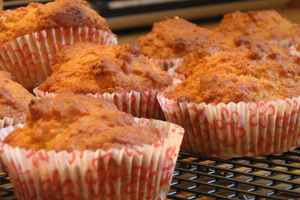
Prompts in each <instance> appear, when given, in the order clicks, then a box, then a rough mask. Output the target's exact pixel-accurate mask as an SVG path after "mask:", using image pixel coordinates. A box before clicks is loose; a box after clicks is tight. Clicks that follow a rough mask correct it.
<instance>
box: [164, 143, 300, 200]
mask: <svg viewBox="0 0 300 200" xmlns="http://www.w3.org/2000/svg"><path fill="white" fill-rule="evenodd" d="M297 157H299V159H297ZM205 188H206V189H205ZM201 197H203V198H204V199H205V197H207V198H209V199H244V200H248V199H249V200H250V199H253V200H254V199H282V200H283V199H298V198H300V148H299V149H297V150H294V151H293V152H288V153H285V154H281V155H270V156H264V157H243V158H232V159H222V158H215V157H206V156H203V155H194V154H189V153H184V152H180V154H179V157H178V160H177V165H176V167H175V173H174V176H173V182H172V185H171V189H170V195H169V196H168V197H167V199H177V200H180V199H200V198H201Z"/></svg>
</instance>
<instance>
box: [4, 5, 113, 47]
mask: <svg viewBox="0 0 300 200" xmlns="http://www.w3.org/2000/svg"><path fill="white" fill-rule="evenodd" d="M84 26H87V27H90V28H96V29H101V30H103V31H107V32H109V33H111V30H110V29H109V26H108V24H107V22H106V20H105V19H104V18H103V17H101V16H100V15H99V14H98V13H97V12H96V11H94V10H92V9H90V8H88V7H87V2H86V1H83V0H55V1H54V2H49V3H46V4H41V3H30V4H29V5H28V6H27V7H20V8H17V9H16V10H5V11H2V12H1V14H0V44H3V43H4V42H7V41H9V40H12V39H15V38H17V37H19V36H22V35H26V34H29V33H33V32H37V31H41V30H45V29H50V28H58V27H84Z"/></svg>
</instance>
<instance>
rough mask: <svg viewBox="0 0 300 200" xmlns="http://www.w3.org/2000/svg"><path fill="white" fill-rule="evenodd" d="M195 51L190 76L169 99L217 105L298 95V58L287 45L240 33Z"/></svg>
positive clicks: (299, 93)
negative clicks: (284, 46)
mask: <svg viewBox="0 0 300 200" xmlns="http://www.w3.org/2000/svg"><path fill="white" fill-rule="evenodd" d="M228 47H230V48H228ZM227 48H228V49H227ZM195 54H196V55H195V56H194V61H193V62H191V65H192V66H191V71H192V72H191V75H190V76H189V77H188V78H187V79H186V80H185V81H183V82H182V83H181V84H179V85H178V86H177V87H176V89H175V90H174V91H173V92H171V93H170V94H169V98H170V99H174V100H177V101H188V102H196V103H202V102H205V103H215V104H217V103H221V102H223V103H229V102H234V103H238V102H240V101H243V102H246V103H247V102H250V101H254V102H259V101H262V100H264V101H269V100H277V99H285V98H292V97H298V96H300V90H299V87H300V66H299V63H300V61H299V59H298V58H294V57H293V56H291V55H290V53H289V51H288V50H287V49H286V48H283V47H280V46H277V45H273V44H270V43H268V42H266V41H261V40H258V39H257V38H253V37H244V36H240V37H236V38H235V37H231V38H227V39H226V40H223V42H222V43H220V45H219V46H218V45H215V46H208V48H205V47H202V48H199V49H198V51H197V52H195ZM196 58H197V60H196Z"/></svg>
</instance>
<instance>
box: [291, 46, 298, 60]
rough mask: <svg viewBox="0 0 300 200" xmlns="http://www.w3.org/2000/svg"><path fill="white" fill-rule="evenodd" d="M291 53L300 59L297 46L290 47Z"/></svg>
mask: <svg viewBox="0 0 300 200" xmlns="http://www.w3.org/2000/svg"><path fill="white" fill-rule="evenodd" d="M289 51H290V53H291V54H292V55H293V56H296V57H300V52H299V51H298V50H297V47H296V45H292V46H290V47H289Z"/></svg>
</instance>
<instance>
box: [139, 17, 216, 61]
mask: <svg viewBox="0 0 300 200" xmlns="http://www.w3.org/2000/svg"><path fill="white" fill-rule="evenodd" d="M211 35H213V33H212V31H210V30H207V29H205V28H200V27H198V26H197V25H196V24H194V23H191V22H188V21H186V20H184V19H181V18H174V19H169V18H165V19H164V20H163V21H160V22H157V23H154V24H153V27H152V30H151V32H150V33H148V34H147V35H145V36H141V37H140V38H139V39H138V40H137V43H138V44H139V45H140V46H141V49H142V54H144V55H146V56H148V57H149V58H154V59H163V58H180V57H183V56H185V55H186V54H188V53H189V52H191V51H193V50H195V49H196V48H197V47H198V46H199V45H200V44H203V43H206V42H208V41H210V40H211V37H212V36H211Z"/></svg>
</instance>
